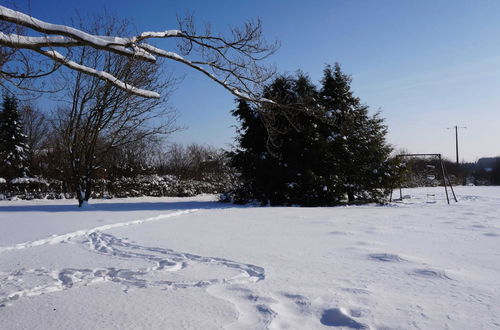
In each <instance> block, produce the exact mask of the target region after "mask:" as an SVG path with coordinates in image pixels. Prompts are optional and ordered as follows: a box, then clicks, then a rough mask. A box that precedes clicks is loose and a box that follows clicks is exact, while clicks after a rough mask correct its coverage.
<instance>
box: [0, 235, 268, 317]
mask: <svg viewBox="0 0 500 330" xmlns="http://www.w3.org/2000/svg"><path fill="white" fill-rule="evenodd" d="M77 244H83V245H84V246H86V247H87V248H88V249H89V250H90V251H91V252H94V253H99V254H101V255H105V256H108V257H110V258H118V259H135V260H140V261H145V262H147V263H149V264H151V266H150V267H143V268H137V269H126V268H117V267H107V268H98V269H89V268H64V269H59V270H50V269H46V268H37V269H19V270H16V271H13V272H10V273H0V307H5V306H6V305H8V304H9V303H10V302H12V301H15V300H17V299H20V298H22V297H29V296H36V295H40V294H44V293H49V292H55V291H62V290H67V289H70V288H72V287H74V286H85V285H89V284H92V283H96V282H103V281H111V282H116V283H119V284H121V285H123V287H124V290H128V289H129V288H131V287H136V288H144V287H155V286H159V287H162V288H171V289H180V288H189V287H206V286H209V285H213V284H218V283H228V284H231V283H248V282H256V281H259V280H262V279H264V277H265V272H264V269H263V268H262V267H258V266H255V265H251V264H243V263H239V262H235V261H232V260H228V259H224V258H218V257H204V256H200V255H196V254H191V253H182V252H178V251H174V250H172V249H165V248H158V247H147V246H142V245H138V244H135V243H132V242H128V241H126V240H124V239H121V238H118V237H115V236H113V235H111V234H107V233H103V232H100V231H94V232H91V233H89V234H87V235H85V238H84V239H83V240H81V241H79V242H78V243H77ZM200 265H203V266H210V267H223V268H227V269H228V270H230V271H232V272H236V273H237V275H235V276H232V277H229V278H207V279H203V280H192V281H189V280H174V279H168V276H167V275H168V272H177V271H179V270H182V269H185V268H187V267H188V266H194V267H196V266H200ZM158 273H161V274H162V275H165V276H160V279H157V276H156V277H155V276H154V275H156V274H158Z"/></svg>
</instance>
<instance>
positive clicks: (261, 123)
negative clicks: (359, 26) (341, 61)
mask: <svg viewBox="0 0 500 330" xmlns="http://www.w3.org/2000/svg"><path fill="white" fill-rule="evenodd" d="M350 83H351V79H350V77H349V76H348V75H346V74H344V73H342V71H341V69H340V66H339V65H338V64H336V65H335V68H334V69H332V68H331V67H330V66H327V67H326V68H325V71H324V77H323V80H322V88H321V90H320V91H319V92H318V91H317V90H316V88H315V86H314V85H313V84H312V83H311V81H310V79H309V78H308V77H307V76H305V75H304V74H300V73H299V74H298V75H297V77H295V78H292V77H286V76H281V77H278V78H276V79H275V80H274V82H273V83H271V84H270V85H269V86H267V87H266V88H265V90H264V92H263V97H265V98H268V99H272V100H273V101H274V102H275V103H273V104H269V103H266V104H261V105H259V106H250V105H249V104H247V103H245V102H244V101H240V103H239V105H238V108H237V109H236V110H234V111H233V115H235V116H236V117H237V118H238V120H239V121H240V123H241V127H240V129H239V131H238V133H239V136H238V138H237V142H238V146H237V149H236V150H235V151H234V152H233V153H232V165H233V166H234V167H235V168H236V169H237V170H238V172H240V174H241V179H242V187H240V189H239V190H238V191H237V193H236V200H238V201H240V202H245V201H248V200H252V199H253V200H257V201H260V202H261V203H262V204H271V205H292V204H298V205H304V206H317V205H336V204H339V203H344V202H346V201H347V202H349V203H352V202H366V201H380V200H381V197H382V195H383V189H382V188H384V187H385V186H388V185H389V183H388V178H389V174H388V173H390V169H389V166H390V164H389V162H388V157H389V154H390V152H391V148H390V146H389V145H388V144H387V143H386V140H385V135H386V132H387V129H386V127H385V125H384V124H383V120H382V119H381V118H380V117H379V116H378V114H376V115H374V116H370V115H369V114H368V107H367V106H365V105H362V104H361V102H360V100H359V99H358V98H357V97H355V96H354V95H353V93H352V91H351V87H350Z"/></svg>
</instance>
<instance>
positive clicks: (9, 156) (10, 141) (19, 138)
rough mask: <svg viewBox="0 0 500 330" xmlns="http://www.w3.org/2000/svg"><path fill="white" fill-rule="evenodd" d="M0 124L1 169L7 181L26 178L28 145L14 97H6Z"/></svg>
mask: <svg viewBox="0 0 500 330" xmlns="http://www.w3.org/2000/svg"><path fill="white" fill-rule="evenodd" d="M1 117H2V120H1V122H0V125H1V128H0V132H1V133H0V161H1V163H0V168H1V175H0V176H2V177H4V178H6V179H13V178H18V177H26V176H28V175H29V170H28V164H29V160H28V155H29V150H28V145H27V144H26V135H25V134H24V133H23V126H22V122H21V118H20V115H19V110H18V102H17V99H16V98H15V97H14V96H11V95H7V94H6V95H4V97H3V108H2V116H1Z"/></svg>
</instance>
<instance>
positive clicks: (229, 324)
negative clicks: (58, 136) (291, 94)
mask: <svg viewBox="0 0 500 330" xmlns="http://www.w3.org/2000/svg"><path fill="white" fill-rule="evenodd" d="M456 192H457V195H458V198H459V203H452V204H451V205H449V206H448V205H446V203H445V201H444V194H443V191H442V190H439V189H438V188H435V189H433V188H427V189H413V190H405V191H404V192H403V193H404V194H410V195H411V196H412V198H411V199H406V200H405V201H404V203H399V204H392V205H390V206H375V205H369V206H352V207H335V208H299V207H293V208H292V207H288V208H281V207H273V208H269V207H265V208H261V207H236V206H234V205H229V204H220V203H216V202H215V197H213V196H200V197H196V198H176V199H175V198H136V199H114V200H105V201H101V200H95V201H92V205H91V206H90V207H89V208H87V209H84V210H78V209H77V208H76V207H75V201H60V200H56V201H12V202H6V201H2V202H0V328H1V329H265V328H269V329H322V328H325V329H328V328H332V327H334V329H335V327H345V328H352V329H364V328H367V329H414V328H415V329H495V328H500V187H457V188H456ZM430 194H435V196H430ZM428 202H435V203H428Z"/></svg>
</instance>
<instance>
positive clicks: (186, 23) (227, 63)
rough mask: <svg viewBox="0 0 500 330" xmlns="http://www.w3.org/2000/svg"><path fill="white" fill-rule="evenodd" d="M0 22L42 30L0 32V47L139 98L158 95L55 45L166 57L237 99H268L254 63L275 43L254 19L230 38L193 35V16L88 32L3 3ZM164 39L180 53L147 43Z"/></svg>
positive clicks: (262, 70) (266, 74) (265, 75)
mask: <svg viewBox="0 0 500 330" xmlns="http://www.w3.org/2000/svg"><path fill="white" fill-rule="evenodd" d="M0 22H4V23H8V24H15V25H16V26H20V27H23V28H28V29H31V30H34V31H36V32H38V33H41V34H42V35H41V36H27V35H24V34H22V33H20V32H18V31H16V33H4V32H2V31H1V30H0V46H2V47H3V48H4V47H7V48H11V49H14V50H29V51H33V52H36V53H38V54H40V55H43V57H45V58H48V59H50V60H52V61H54V62H56V63H58V64H59V65H63V66H65V67H68V68H70V69H72V70H76V71H80V72H82V73H84V74H87V75H92V76H94V77H97V78H99V79H102V80H105V81H108V82H110V83H112V84H113V85H115V86H117V87H118V88H120V89H123V90H125V91H127V92H130V93H132V94H135V95H138V96H142V97H146V98H159V97H160V95H159V94H158V93H157V92H154V91H150V90H144V89H141V88H137V87H136V86H134V85H133V84H130V83H127V82H126V81H123V80H121V79H119V78H117V77H116V76H114V75H112V74H111V73H110V72H106V71H105V70H100V69H98V68H96V67H89V66H85V65H82V64H78V63H77V61H75V60H73V59H71V55H70V53H68V54H67V55H63V54H62V53H61V52H60V51H57V50H56V48H64V49H71V48H73V47H82V46H88V47H92V48H94V49H96V50H101V51H105V52H111V53H115V54H118V55H121V56H126V57H130V58H133V59H137V60H141V61H147V62H155V61H156V60H157V57H161V58H166V59H169V60H173V61H176V62H179V63H182V64H184V65H187V66H189V67H191V68H193V69H195V70H197V71H199V72H201V73H203V74H204V75H206V76H207V77H209V78H210V79H212V80H213V81H215V82H216V83H218V84H220V85H221V86H222V87H224V88H225V89H227V90H228V91H229V92H231V93H232V94H233V95H235V96H236V97H238V98H241V99H245V100H247V101H252V102H272V101H270V100H267V99H263V98H261V97H259V94H258V93H256V92H255V91H256V90H260V89H261V87H262V84H263V83H264V82H266V81H267V80H268V79H269V78H270V77H271V76H272V75H273V74H274V69H273V68H268V67H265V66H263V65H259V64H257V63H258V62H259V61H261V60H263V59H265V58H267V57H268V56H269V55H271V54H273V53H274V51H275V50H276V49H277V47H278V44H277V43H272V44H268V43H266V42H265V41H264V39H263V35H262V26H261V23H260V21H258V20H257V21H256V22H253V21H249V22H247V23H245V24H244V25H243V27H242V28H232V29H231V30H230V36H229V37H228V36H224V35H222V34H217V35H216V34H213V33H212V32H211V29H210V27H209V26H207V28H206V29H205V31H204V33H202V34H199V33H197V31H196V28H195V26H194V22H193V19H192V17H186V18H184V19H182V20H179V27H180V29H176V30H166V31H163V32H143V33H140V34H139V35H136V36H132V37H120V36H102V35H96V34H91V33H87V32H85V31H82V30H80V29H76V28H73V27H70V26H66V25H58V24H51V23H47V22H44V21H41V20H39V19H36V18H34V17H32V16H29V15H26V14H23V13H21V12H18V11H15V10H12V9H9V8H6V7H3V6H0ZM11 32H12V31H11ZM168 38H173V39H176V40H178V41H179V43H178V50H179V52H174V51H168V50H165V49H162V48H158V47H155V46H153V45H151V44H149V43H147V42H146V41H148V40H152V39H168ZM4 61H8V60H6V59H5V58H2V59H1V60H0V74H1V75H2V76H3V77H6V78H10V79H16V78H19V77H22V78H23V79H26V78H37V77H39V76H40V75H39V74H35V73H33V72H32V71H30V70H26V72H14V71H12V70H10V71H9V70H3V64H4V63H3V62H4ZM25 67H27V68H28V67H29V66H25ZM54 68H58V66H54Z"/></svg>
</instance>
